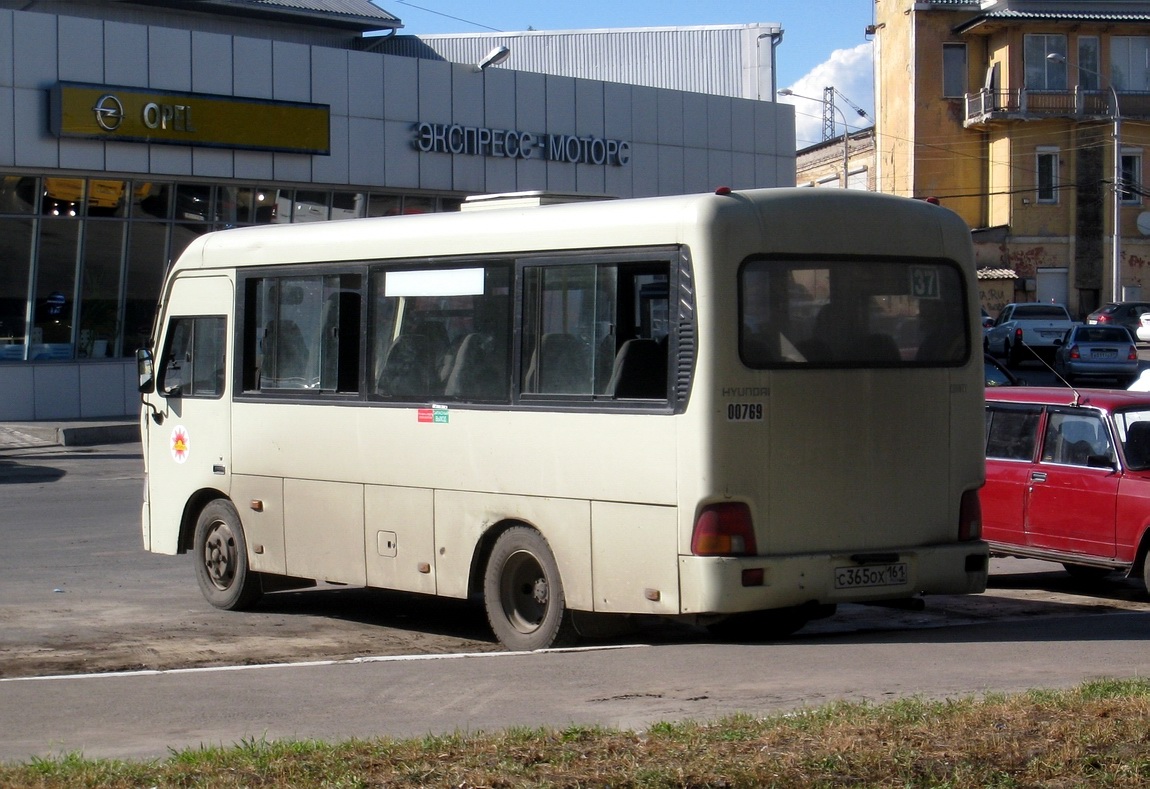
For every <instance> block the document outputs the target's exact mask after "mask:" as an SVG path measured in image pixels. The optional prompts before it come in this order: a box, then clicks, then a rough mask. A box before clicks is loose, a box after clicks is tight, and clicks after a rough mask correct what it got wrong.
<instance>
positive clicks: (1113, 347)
mask: <svg viewBox="0 0 1150 789" xmlns="http://www.w3.org/2000/svg"><path fill="white" fill-rule="evenodd" d="M1055 344H1056V346H1057V347H1056V349H1055V351H1054V372H1056V373H1057V374H1058V375H1060V376H1062V377H1063V378H1064V379H1065V380H1066V383H1068V384H1071V385H1073V384H1074V383H1075V382H1076V381H1079V380H1081V379H1083V378H1110V379H1113V380H1115V381H1117V382H1118V385H1119V386H1122V387H1126V386H1128V385H1129V384H1130V383H1131V382H1133V381H1134V379H1136V378H1137V377H1138V346H1137V345H1135V344H1134V338H1133V337H1132V336H1131V335H1130V332H1129V331H1128V330H1127V329H1126V327H1125V326H1120V325H1117V324H1114V325H1111V324H1094V325H1086V324H1079V325H1077V326H1075V327H1073V328H1072V329H1070V330H1069V331H1067V332H1066V336H1064V337H1063V338H1062V339H1061V340H1058V341H1057V342H1056V343H1055Z"/></svg>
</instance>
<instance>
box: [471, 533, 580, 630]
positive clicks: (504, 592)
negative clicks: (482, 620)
mask: <svg viewBox="0 0 1150 789" xmlns="http://www.w3.org/2000/svg"><path fill="white" fill-rule="evenodd" d="M483 604H484V607H485V608H486V609H487V621H488V622H489V623H490V624H491V630H492V632H494V633H495V637H496V638H498V639H499V642H500V643H501V644H503V645H504V646H505V647H507V648H508V649H510V650H513V651H516V652H519V651H523V652H527V651H532V650H536V649H547V648H548V647H559V646H566V645H569V644H572V643H574V642H575V641H576V639H577V638H578V633H577V632H576V630H575V625H574V623H573V621H572V617H571V612H570V611H568V610H567V605H566V602H565V600H564V597H563V582H562V581H561V580H560V578H559V565H558V564H557V563H556V561H555V557H554V556H553V555H552V553H551V549H550V548H549V547H548V545H547V540H545V539H544V538H543V535H542V534H540V533H539V532H537V531H535V530H534V529H531V528H528V527H526V526H514V527H512V528H510V529H508V530H507V531H505V532H503V534H501V535H499V539H497V540H496V541H495V546H494V547H493V548H492V550H491V556H490V558H489V559H488V560H487V567H486V569H485V570H484V573H483Z"/></svg>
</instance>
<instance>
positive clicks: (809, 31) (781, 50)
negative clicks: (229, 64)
mask: <svg viewBox="0 0 1150 789" xmlns="http://www.w3.org/2000/svg"><path fill="white" fill-rule="evenodd" d="M373 2H374V3H375V4H376V5H378V6H379V7H381V8H383V9H384V10H385V11H387V12H388V13H390V14H392V15H393V16H397V17H399V18H400V19H401V20H402V21H403V25H404V26H403V28H402V29H401V30H400V31H399V32H400V33H401V34H403V35H412V36H418V35H431V34H434V33H484V32H512V31H519V30H528V29H535V30H578V29H598V28H612V27H614V28H622V27H685V26H695V25H745V24H751V23H755V22H773V23H778V24H780V25H781V26H782V28H783V41H782V43H781V44H780V45H779V47H778V49H777V50H776V67H777V69H778V74H777V76H776V82H777V83H778V87H779V88H780V89H782V88H790V89H791V90H792V91H794V93H796V94H798V95H799V96H810V97H813V98H814V99H815V100H810V99H802V98H798V96H793V97H779V101H785V102H788V103H791V104H794V105H795V136H796V141H797V144H798V147H799V148H805V147H806V146H808V145H813V144H814V143H817V142H820V141H821V140H822V113H823V104H822V102H821V99H822V96H823V89H824V88H825V87H827V86H833V87H834V88H835V89H836V90H837V91H838V93H839V96H836V98H835V106H836V108H837V109H838V110H841V111H842V115H841V116H840V114H839V112H838V111H836V112H835V113H834V115H835V123H836V126H835V134H836V135H837V134H842V124H841V122H842V118H843V116H845V117H846V121H847V123H848V124H849V128H850V130H851V131H855V130H856V129H860V128H865V127H867V126H870V125H871V122H870V121H869V120H867V119H866V118H862V117H860V116H859V114H858V112H857V111H855V110H854V109H853V108H852V107H851V105H850V102H853V103H854V104H857V105H858V106H859V107H861V108H862V109H863V110H864V111H865V112H866V113H867V115H868V116H870V117H874V76H873V73H872V70H871V44H870V42H869V41H868V40H867V37H866V35H865V32H864V31H865V28H866V26H867V25H870V24H872V23H873V22H874V18H873V16H874V13H873V9H874V2H875V0H803V2H793V0H792V1H791V2H783V1H782V0H775V2H763V0H758V2H755V1H753V0H689V1H688V0H578V2H574V3H568V2H557V0H497V2H493V3H476V2H474V0H373ZM840 96H845V97H846V99H849V102H848V101H845V100H843V99H842V98H840Z"/></svg>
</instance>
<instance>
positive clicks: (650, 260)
mask: <svg viewBox="0 0 1150 789" xmlns="http://www.w3.org/2000/svg"><path fill="white" fill-rule="evenodd" d="M510 202H511V203H512V204H511V205H500V203H499V201H498V200H485V201H478V202H477V204H476V206H475V208H474V209H472V210H463V211H460V212H455V213H451V214H430V215H423V216H405V217H388V218H378V219H356V220H349V221H340V222H327V223H318V224H305V225H287V226H276V227H255V228H245V229H238V230H227V231H223V232H219V233H211V234H207V235H204V236H202V237H200V238H199V239H198V240H196V241H195V242H194V243H193V244H192V245H191V246H189V247H188V249H187V250H186V251H185V252H184V254H183V255H182V256H181V257H180V259H179V260H178V261H177V262H176V263H175V265H174V266H173V268H172V270H171V271H170V273H169V275H168V277H167V281H166V283H165V285H164V288H163V292H162V304H161V307H160V312H159V317H158V319H157V325H156V331H155V338H154V342H153V346H152V347H153V348H154V352H153V350H151V349H147V350H142V351H141V352H140V355H139V366H140V389H141V392H142V399H143V407H142V410H141V431H142V437H143V445H144V458H145V470H146V484H145V500H144V504H143V541H144V546H145V547H146V548H147V549H148V550H150V551H155V552H159V553H166V554H174V553H182V552H191V553H192V555H193V558H194V563H195V569H196V575H197V578H198V582H199V585H200V587H201V589H202V590H203V592H204V594H205V596H206V597H207V599H208V600H209V601H210V602H211V603H212V604H213V605H215V606H217V607H220V608H224V609H243V608H247V607H250V606H252V605H253V604H254V603H255V602H256V601H257V600H258V599H259V597H260V596H261V594H263V593H266V592H270V591H275V590H279V589H285V588H296V587H299V586H303V585H310V584H313V583H315V582H330V583H338V584H348V585H357V586H365V587H377V588H385V589H396V590H404V591H407V592H415V593H422V594H428V595H442V596H446V597H452V598H472V597H474V598H477V599H478V598H481V599H482V601H483V604H484V606H485V608H486V611H487V616H488V619H489V621H490V623H491V627H492V630H493V632H494V634H495V636H496V637H497V638H498V639H499V640H500V641H501V642H502V643H503V644H504V645H506V646H507V647H508V648H510V649H516V650H533V649H541V648H545V647H549V646H557V645H561V644H566V643H571V642H572V641H573V640H574V639H576V638H577V637H578V636H579V635H580V632H581V628H583V629H584V632H586V628H587V627H588V626H589V625H588V623H598V624H601V623H602V622H603V621H604V620H605V619H607V620H610V619H617V618H619V617H611V616H600V615H648V616H658V617H676V618H683V619H687V620H689V621H691V622H694V623H697V624H701V625H706V626H708V627H710V628H712V629H713V630H714V631H716V632H718V633H722V634H730V635H737V636H738V637H740V638H768V637H772V636H779V635H781V634H789V633H792V632H794V631H795V630H797V629H798V628H800V627H802V626H803V625H804V624H805V623H806V622H808V621H809V620H811V619H813V618H817V617H822V616H827V615H829V614H831V613H833V611H834V609H835V606H836V604H838V603H851V602H856V603H857V602H888V603H892V604H901V603H908V604H915V603H916V602H919V601H920V598H921V596H922V595H924V594H955V593H967V592H980V591H982V590H983V589H984V587H985V584H986V573H987V547H986V544H985V543H984V542H983V541H982V540H981V538H980V532H981V524H980V513H979V507H978V488H979V486H980V485H981V484H982V482H983V456H982V436H983V413H982V409H983V380H982V369H983V362H982V358H981V353H980V352H979V349H980V348H981V344H980V343H979V342H978V338H977V337H976V332H977V331H978V330H979V320H978V305H977V302H976V299H975V294H976V287H975V284H976V283H975V269H974V264H973V259H972V252H971V244H970V237H969V231H968V229H967V228H966V227H965V225H964V224H963V223H962V221H961V220H960V219H959V218H958V217H957V216H956V215H955V214H954V213H952V212H950V211H948V210H947V209H944V208H941V207H939V206H936V205H930V204H928V203H925V202H921V201H915V200H910V199H903V198H896V197H890V196H884V195H876V194H871V193H863V192H853V191H845V190H838V191H836V190H823V189H769V190H752V191H732V190H730V189H726V188H721V189H718V190H716V191H715V192H714V193H709V194H699V195H689V196H675V197H657V198H647V199H635V200H620V201H608V200H604V201H588V202H580V203H568V204H563V205H524V204H523V203H524V202H526V198H520V199H519V200H517V201H510ZM489 204H494V207H491V205H489ZM485 205H486V206H489V207H487V208H486V209H485V210H478V209H479V208H481V207H483V206H485ZM465 207H466V206H465ZM153 353H154V355H153Z"/></svg>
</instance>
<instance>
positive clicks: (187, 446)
mask: <svg viewBox="0 0 1150 789" xmlns="http://www.w3.org/2000/svg"><path fill="white" fill-rule="evenodd" d="M191 448H192V447H191V442H190V441H189V440H188V431H187V429H186V428H184V426H183V425H176V426H175V427H174V428H172V460H174V461H176V462H177V463H183V462H184V461H185V460H187V459H188V452H190V451H191Z"/></svg>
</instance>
